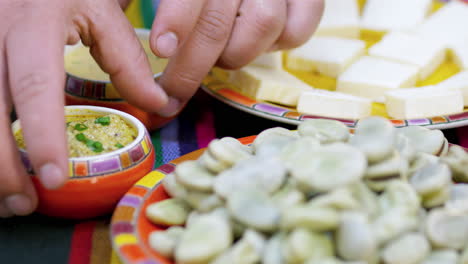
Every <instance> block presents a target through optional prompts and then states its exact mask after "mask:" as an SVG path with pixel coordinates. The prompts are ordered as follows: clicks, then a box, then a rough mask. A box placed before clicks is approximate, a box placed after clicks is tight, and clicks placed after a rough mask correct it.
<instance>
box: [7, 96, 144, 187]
mask: <svg viewBox="0 0 468 264" xmlns="http://www.w3.org/2000/svg"><path fill="white" fill-rule="evenodd" d="M65 112H66V114H65V115H73V114H79V115H93V114H94V115H96V114H115V115H118V116H120V117H122V118H123V119H124V120H125V121H126V122H128V123H129V124H130V125H131V126H133V127H134V128H135V129H136V130H137V131H138V135H137V137H136V138H135V139H134V140H133V141H132V142H131V143H130V144H128V145H126V146H124V147H123V148H121V149H117V150H114V151H112V152H109V153H104V154H100V155H95V156H88V157H73V158H69V159H68V161H69V164H70V166H73V165H75V164H77V163H88V162H90V161H101V162H105V161H106V160H111V159H115V158H116V157H120V155H121V154H122V153H127V152H130V151H132V150H134V149H137V148H140V146H141V144H142V143H143V142H144V144H146V147H147V149H146V150H145V149H144V148H143V152H144V154H145V155H143V156H142V157H141V158H140V159H138V160H136V161H134V162H133V164H132V166H129V167H133V166H134V165H136V164H138V163H139V162H140V161H142V160H144V158H146V156H147V155H148V154H149V153H150V152H151V149H152V148H153V145H152V143H151V140H150V139H149V134H148V131H147V130H146V128H145V126H144V125H143V123H141V121H140V120H138V119H137V118H135V117H134V116H132V115H130V114H127V113H125V112H122V111H119V110H116V109H112V108H107V107H100V106H89V105H73V106H65ZM20 127H21V125H20V120H16V121H15V122H13V123H12V125H11V128H12V131H13V133H15V132H16V131H18V129H20ZM19 152H20V154H21V156H22V158H23V162H25V163H27V164H25V165H26V167H28V169H29V170H30V164H29V163H28V162H29V161H27V151H26V150H24V149H19ZM25 159H26V160H25ZM129 167H125V168H122V167H120V169H119V170H118V171H121V170H124V169H128V168H129ZM112 172H116V171H112ZM107 174H108V173H107V172H102V173H99V172H98V173H95V174H93V173H91V174H90V175H85V176H88V177H91V176H92V177H94V176H101V175H107ZM70 178H75V177H73V176H72V175H70ZM78 178H83V176H80V177H78Z"/></svg>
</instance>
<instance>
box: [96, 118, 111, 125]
mask: <svg viewBox="0 0 468 264" xmlns="http://www.w3.org/2000/svg"><path fill="white" fill-rule="evenodd" d="M94 123H96V124H101V125H103V126H108V125H109V124H110V117H109V116H101V117H98V118H96V120H95V121H94Z"/></svg>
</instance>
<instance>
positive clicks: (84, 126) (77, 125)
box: [74, 124, 88, 131]
mask: <svg viewBox="0 0 468 264" xmlns="http://www.w3.org/2000/svg"><path fill="white" fill-rule="evenodd" d="M74 128H75V130H78V131H85V130H86V129H88V127H87V126H86V125H84V124H76V125H75V127H74Z"/></svg>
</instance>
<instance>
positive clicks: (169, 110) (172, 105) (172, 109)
mask: <svg viewBox="0 0 468 264" xmlns="http://www.w3.org/2000/svg"><path fill="white" fill-rule="evenodd" d="M180 107H181V103H180V101H179V100H178V99H176V98H174V97H169V100H168V101H167V104H166V105H165V106H164V107H163V108H161V109H159V110H158V114H159V115H160V116H162V117H173V116H175V115H176V114H177V113H178V112H179V111H180Z"/></svg>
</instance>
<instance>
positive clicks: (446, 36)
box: [416, 1, 468, 45]
mask: <svg viewBox="0 0 468 264" xmlns="http://www.w3.org/2000/svg"><path fill="white" fill-rule="evenodd" d="M467 25H468V5H467V4H464V3H462V2H461V1H450V2H449V3H447V4H446V5H445V6H444V7H442V8H441V9H439V10H438V11H437V12H436V13H434V14H433V15H432V16H430V17H429V18H428V19H426V20H425V22H424V23H423V24H421V26H420V27H418V29H417V30H416V33H417V34H419V35H422V36H425V37H428V38H430V39H431V40H432V41H437V42H440V43H443V44H445V45H453V44H456V43H458V42H460V41H461V40H464V39H466V38H467V37H468V30H467Z"/></svg>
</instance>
